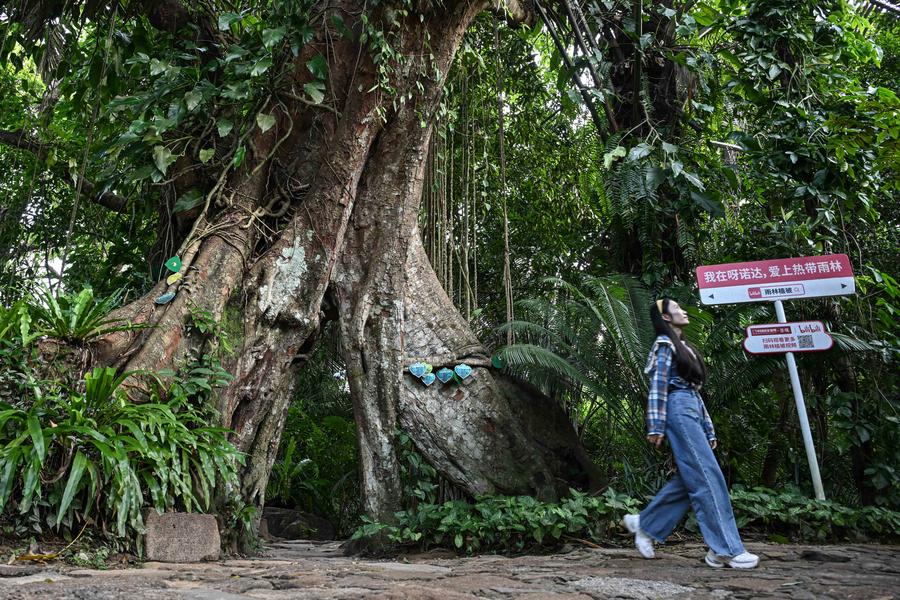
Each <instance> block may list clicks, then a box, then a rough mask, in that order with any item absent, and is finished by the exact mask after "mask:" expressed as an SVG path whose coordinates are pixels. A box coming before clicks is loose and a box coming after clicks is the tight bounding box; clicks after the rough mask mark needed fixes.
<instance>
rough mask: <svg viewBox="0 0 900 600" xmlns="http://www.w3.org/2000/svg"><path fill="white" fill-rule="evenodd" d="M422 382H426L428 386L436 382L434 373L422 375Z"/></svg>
mask: <svg viewBox="0 0 900 600" xmlns="http://www.w3.org/2000/svg"><path fill="white" fill-rule="evenodd" d="M422 383H424V384H425V385H426V387H427V386H429V385H431V384H432V383H434V373H425V374H424V375H422Z"/></svg>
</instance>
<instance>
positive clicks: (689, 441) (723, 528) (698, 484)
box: [640, 390, 744, 556]
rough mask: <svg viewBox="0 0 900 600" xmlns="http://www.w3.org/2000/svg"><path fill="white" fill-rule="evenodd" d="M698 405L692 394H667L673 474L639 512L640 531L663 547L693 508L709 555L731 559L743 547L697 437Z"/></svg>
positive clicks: (704, 443) (711, 459) (711, 461)
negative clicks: (673, 456) (713, 553)
mask: <svg viewBox="0 0 900 600" xmlns="http://www.w3.org/2000/svg"><path fill="white" fill-rule="evenodd" d="M701 402H702V400H701V399H700V396H699V394H697V393H696V392H695V391H693V390H672V391H671V392H670V393H669V398H668V401H667V402H666V413H667V415H666V438H668V440H669V444H670V445H671V446H672V453H673V454H674V455H675V464H676V465H677V467H678V471H677V472H676V473H675V475H674V476H673V477H672V478H671V479H670V480H669V481H668V483H666V485H664V486H663V488H662V489H661V490H660V491H659V492H658V493H657V494H656V496H655V497H654V498H653V500H651V501H650V504H648V505H647V507H646V508H645V509H644V510H643V511H642V512H641V521H640V522H641V529H642V530H644V532H645V533H646V534H647V535H649V536H650V537H652V538H653V539H655V540H656V541H657V542H659V543H663V542H665V540H666V538H667V537H669V534H671V533H672V530H673V529H675V527H676V526H677V525H678V523H680V522H681V519H682V518H684V515H685V514H686V513H687V511H688V509H689V508H693V509H694V514H695V515H696V516H697V523H699V525H700V532H701V533H702V534H703V539H704V540H705V541H706V544H707V545H708V546H709V547H710V548H711V549H712V551H713V552H715V553H716V554H718V555H720V556H737V555H738V554H741V553H742V552H744V544H743V543H742V542H741V536H740V534H739V533H738V530H737V524H736V523H735V522H734V512H733V511H732V509H731V499H730V498H729V497H728V488H727V486H726V485H725V477H724V476H723V475H722V469H720V468H719V463H718V462H716V457H715V454H713V451H712V448H710V447H709V441H708V440H707V439H706V434H705V433H704V431H703V422H702V415H703V413H702V410H703V409H702V404H701Z"/></svg>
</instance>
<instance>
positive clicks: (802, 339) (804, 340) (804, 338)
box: [797, 335, 813, 349]
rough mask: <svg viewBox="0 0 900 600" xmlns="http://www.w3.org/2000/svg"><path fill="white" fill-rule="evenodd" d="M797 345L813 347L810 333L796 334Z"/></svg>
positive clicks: (799, 346)
mask: <svg viewBox="0 0 900 600" xmlns="http://www.w3.org/2000/svg"><path fill="white" fill-rule="evenodd" d="M797 347H798V348H801V349H802V348H812V347H813V336H811V335H798V336H797Z"/></svg>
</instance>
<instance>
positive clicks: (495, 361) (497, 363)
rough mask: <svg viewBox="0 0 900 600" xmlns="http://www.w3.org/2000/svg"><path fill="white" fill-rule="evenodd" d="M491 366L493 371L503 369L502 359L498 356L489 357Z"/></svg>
mask: <svg viewBox="0 0 900 600" xmlns="http://www.w3.org/2000/svg"><path fill="white" fill-rule="evenodd" d="M491 364H492V365H494V368H495V369H502V368H503V359H502V358H500V355H499V354H495V355H493V356H492V357H491Z"/></svg>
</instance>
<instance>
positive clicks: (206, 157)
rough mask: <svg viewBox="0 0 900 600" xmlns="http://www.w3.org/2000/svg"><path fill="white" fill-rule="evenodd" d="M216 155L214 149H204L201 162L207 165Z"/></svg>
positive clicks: (201, 152)
mask: <svg viewBox="0 0 900 600" xmlns="http://www.w3.org/2000/svg"><path fill="white" fill-rule="evenodd" d="M215 155H216V151H215V149H214V148H204V149H203V150H201V151H200V162H202V163H203V164H204V165H205V164H206V163H208V162H209V161H210V160H211V159H212V157H213V156H215Z"/></svg>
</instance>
